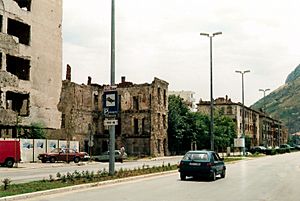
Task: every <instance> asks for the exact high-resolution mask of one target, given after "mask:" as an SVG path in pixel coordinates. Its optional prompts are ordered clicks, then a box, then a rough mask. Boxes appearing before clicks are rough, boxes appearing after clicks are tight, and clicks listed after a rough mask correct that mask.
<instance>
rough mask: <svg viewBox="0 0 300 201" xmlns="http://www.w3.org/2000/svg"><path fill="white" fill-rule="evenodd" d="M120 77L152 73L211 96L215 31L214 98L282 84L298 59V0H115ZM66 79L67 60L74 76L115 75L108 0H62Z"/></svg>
mask: <svg viewBox="0 0 300 201" xmlns="http://www.w3.org/2000/svg"><path fill="white" fill-rule="evenodd" d="M115 5H116V7H115V12H116V82H120V77H121V76H126V79H127V81H132V82H134V83H145V82H148V83H151V82H152V80H153V78H154V77H158V78H160V79H163V80H165V81H167V82H168V83H169V90H177V91H179V90H187V91H194V92H195V93H196V99H197V102H198V101H199V99H200V98H202V99H204V100H209V99H210V89H209V86H210V60H209V38H208V37H204V36H200V35H199V34H200V32H206V33H213V32H218V31H221V32H223V34H222V35H218V36H216V37H214V38H213V74H214V75H213V77H214V78H213V79H214V81H213V83H214V98H217V97H225V95H228V96H229V97H230V98H231V99H232V100H233V101H235V102H239V101H240V102H241V75H240V74H237V73H235V70H250V71H251V72H250V73H247V74H245V104H246V105H247V106H250V105H251V104H253V103H254V102H256V101H257V100H258V99H260V98H261V97H262V96H263V94H262V92H259V88H263V89H265V88H270V89H271V90H272V91H273V90H275V89H277V88H278V87H279V86H281V85H283V84H284V82H285V79H286V77H287V75H288V74H289V73H290V72H291V71H292V70H294V68H295V67H296V66H297V65H298V64H299V63H300V45H299V41H300V39H299V38H300V24H299V19H300V12H299V7H300V2H299V1H298V0H286V1H282V0H251V1H250V0H247V1H246V0H209V1H208V0H115ZM63 11H64V17H63V79H65V69H66V64H70V65H71V66H72V81H74V82H76V83H79V84H81V83H86V82H87V77H88V76H91V77H92V82H93V83H98V84H101V85H102V84H108V83H110V17H111V0H85V1H82V0H64V7H63Z"/></svg>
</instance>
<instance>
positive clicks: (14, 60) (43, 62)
mask: <svg viewBox="0 0 300 201" xmlns="http://www.w3.org/2000/svg"><path fill="white" fill-rule="evenodd" d="M61 23H62V0H55V1H49V0H0V138H1V137H16V136H17V135H18V133H19V132H24V130H25V129H27V128H28V127H29V126H30V125H31V124H32V123H42V124H43V125H44V127H45V128H47V129H48V130H49V129H59V128H60V123H61V120H60V119H61V113H60V112H59V111H58V109H57V104H58V102H59V98H60V91H61V85H62V83H61V66H62V31H61ZM16 127H18V128H21V129H16ZM17 130H18V133H17Z"/></svg>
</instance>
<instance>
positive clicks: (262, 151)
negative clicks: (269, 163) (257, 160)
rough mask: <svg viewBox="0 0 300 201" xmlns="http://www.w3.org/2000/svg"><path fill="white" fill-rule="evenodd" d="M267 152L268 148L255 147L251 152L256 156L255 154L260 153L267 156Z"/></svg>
mask: <svg viewBox="0 0 300 201" xmlns="http://www.w3.org/2000/svg"><path fill="white" fill-rule="evenodd" d="M266 151H267V148H266V147H264V146H255V147H252V148H251V149H250V150H249V152H250V153H251V154H254V153H260V154H265V153H266Z"/></svg>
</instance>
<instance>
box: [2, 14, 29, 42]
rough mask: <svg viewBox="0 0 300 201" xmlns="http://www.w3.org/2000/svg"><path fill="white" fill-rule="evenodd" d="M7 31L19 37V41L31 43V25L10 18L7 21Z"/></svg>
mask: <svg viewBox="0 0 300 201" xmlns="http://www.w3.org/2000/svg"><path fill="white" fill-rule="evenodd" d="M7 33H8V34H9V35H13V36H15V37H17V38H19V43H21V44H24V45H29V42H30V26H29V25H27V24H24V23H22V22H19V21H16V20H13V19H9V18H8V22H7Z"/></svg>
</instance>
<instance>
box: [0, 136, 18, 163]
mask: <svg viewBox="0 0 300 201" xmlns="http://www.w3.org/2000/svg"><path fill="white" fill-rule="evenodd" d="M20 161H21V151H20V141H18V140H0V165H1V166H6V167H10V168H11V167H13V166H14V163H18V162H20Z"/></svg>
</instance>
